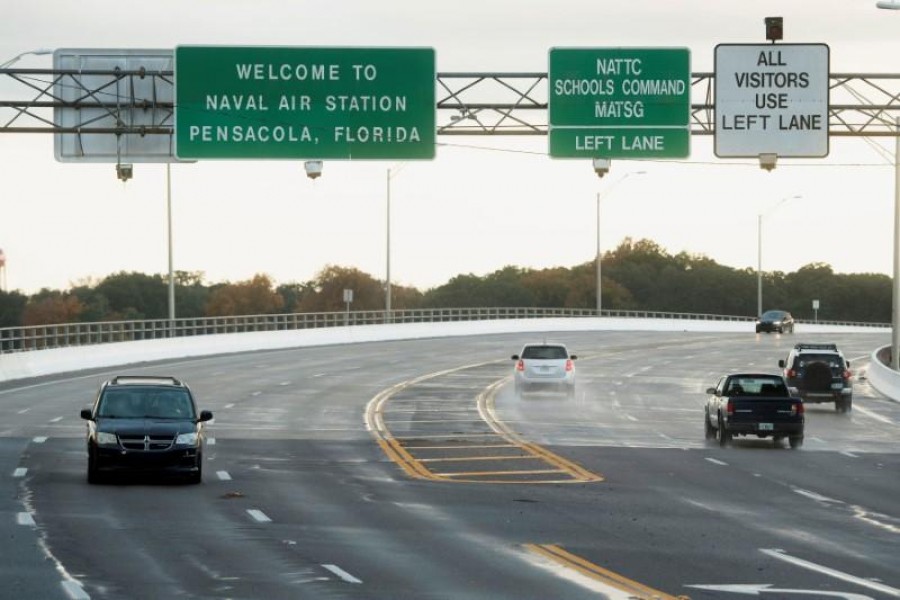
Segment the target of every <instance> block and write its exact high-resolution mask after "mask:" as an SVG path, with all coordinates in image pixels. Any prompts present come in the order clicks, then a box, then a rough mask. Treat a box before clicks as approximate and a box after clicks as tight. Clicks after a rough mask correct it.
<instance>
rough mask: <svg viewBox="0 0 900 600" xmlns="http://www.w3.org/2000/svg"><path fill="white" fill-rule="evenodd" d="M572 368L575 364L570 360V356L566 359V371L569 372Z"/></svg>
mask: <svg viewBox="0 0 900 600" xmlns="http://www.w3.org/2000/svg"><path fill="white" fill-rule="evenodd" d="M574 368H575V364H574V363H573V362H572V359H571V358H570V359H568V360H567V361H566V373H569V372H571V371H572V369H574Z"/></svg>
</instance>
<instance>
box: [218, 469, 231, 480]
mask: <svg viewBox="0 0 900 600" xmlns="http://www.w3.org/2000/svg"><path fill="white" fill-rule="evenodd" d="M216 477H218V478H219V481H231V475H229V474H228V471H216Z"/></svg>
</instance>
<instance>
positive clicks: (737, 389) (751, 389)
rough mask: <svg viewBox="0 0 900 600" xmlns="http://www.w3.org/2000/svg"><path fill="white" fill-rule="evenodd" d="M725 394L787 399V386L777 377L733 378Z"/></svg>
mask: <svg viewBox="0 0 900 600" xmlns="http://www.w3.org/2000/svg"><path fill="white" fill-rule="evenodd" d="M725 393H726V394H728V395H731V396H737V395H742V396H767V397H776V398H787V397H788V396H789V395H790V394H789V393H788V389H787V386H785V385H784V381H782V380H781V379H780V378H778V377H734V378H732V379H731V380H730V381H729V382H728V387H727V388H726V389H725Z"/></svg>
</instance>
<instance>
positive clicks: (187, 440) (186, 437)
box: [175, 431, 197, 446]
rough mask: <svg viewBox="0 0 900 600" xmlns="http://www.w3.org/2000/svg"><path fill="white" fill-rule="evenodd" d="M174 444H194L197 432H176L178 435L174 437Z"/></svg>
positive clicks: (195, 443)
mask: <svg viewBox="0 0 900 600" xmlns="http://www.w3.org/2000/svg"><path fill="white" fill-rule="evenodd" d="M175 444H177V445H178V446H196V445H197V432H195V431H194V432H191V433H180V434H178V437H177V438H176V439H175Z"/></svg>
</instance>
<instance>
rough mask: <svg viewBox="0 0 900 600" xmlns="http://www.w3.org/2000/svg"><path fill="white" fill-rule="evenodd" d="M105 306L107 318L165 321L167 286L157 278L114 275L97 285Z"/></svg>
mask: <svg viewBox="0 0 900 600" xmlns="http://www.w3.org/2000/svg"><path fill="white" fill-rule="evenodd" d="M97 292H98V293H100V294H103V295H104V296H105V297H106V299H107V302H108V303H109V311H110V314H108V315H107V318H108V319H114V320H131V319H165V318H167V317H168V315H169V299H168V297H169V293H168V283H167V282H166V281H165V280H164V279H163V277H162V276H161V275H145V274H143V273H134V272H132V273H126V272H124V271H122V272H119V273H115V274H113V275H110V276H109V277H107V278H105V279H104V280H103V281H101V282H100V283H99V284H98V285H97Z"/></svg>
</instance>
